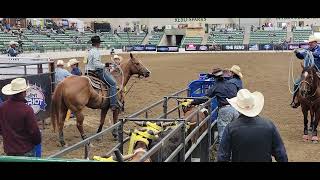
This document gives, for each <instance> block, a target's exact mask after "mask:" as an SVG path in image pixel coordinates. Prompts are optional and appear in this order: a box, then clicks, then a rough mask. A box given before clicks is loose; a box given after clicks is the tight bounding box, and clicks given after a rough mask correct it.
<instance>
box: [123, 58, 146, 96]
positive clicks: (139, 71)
mask: <svg viewBox="0 0 320 180" xmlns="http://www.w3.org/2000/svg"><path fill="white" fill-rule="evenodd" d="M130 63H132V64H133V66H134V67H135V68H136V70H137V71H138V74H139V75H138V78H139V79H141V78H140V76H141V74H142V73H143V72H142V68H141V67H140V68H138V67H137V65H136V64H135V63H134V62H132V61H130ZM139 63H140V64H142V63H141V62H140V61H139ZM136 82H137V80H135V81H134V82H133V83H132V84H131V86H130V87H129V89H128V90H127V91H126V92H125V94H124V96H126V95H127V94H128V93H129V92H130V90H131V89H132V87H133V85H134V84H135V83H136Z"/></svg>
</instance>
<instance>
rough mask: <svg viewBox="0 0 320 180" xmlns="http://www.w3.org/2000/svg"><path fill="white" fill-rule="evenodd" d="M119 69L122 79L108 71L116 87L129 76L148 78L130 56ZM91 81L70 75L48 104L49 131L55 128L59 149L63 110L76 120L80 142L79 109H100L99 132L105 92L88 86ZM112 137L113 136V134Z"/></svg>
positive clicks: (115, 114)
mask: <svg viewBox="0 0 320 180" xmlns="http://www.w3.org/2000/svg"><path fill="white" fill-rule="evenodd" d="M120 68H121V70H122V72H123V80H122V78H121V77H122V76H121V75H120V74H119V72H117V71H113V72H111V74H112V75H113V76H114V78H115V79H116V81H117V85H118V86H119V87H122V84H123V87H125V86H126V84H127V83H128V81H129V79H130V77H131V76H132V75H134V74H138V75H139V76H144V77H149V75H150V71H149V70H148V69H147V68H146V67H144V66H143V65H142V63H141V62H140V61H139V60H138V59H136V58H134V57H133V55H132V54H131V53H130V59H129V60H128V61H125V62H123V63H121V64H120ZM91 83H92V82H91V80H90V79H89V78H88V77H86V76H70V77H67V78H65V79H64V80H63V81H62V82H60V83H59V84H58V85H57V87H56V89H55V91H54V93H53V96H52V105H51V121H52V125H53V130H54V131H55V129H56V126H58V127H59V141H60V143H61V146H64V145H65V141H64V137H63V126H64V121H65V117H66V113H67V110H68V109H70V110H71V111H72V112H74V113H75V116H76V118H77V128H78V130H79V132H80V135H81V137H82V139H85V138H86V135H85V133H84V131H83V121H84V116H83V113H82V111H83V109H84V108H85V107H86V106H87V107H89V108H92V109H101V114H100V126H99V128H98V131H97V132H100V131H101V130H102V127H103V124H104V121H105V117H106V114H107V112H108V110H109V106H110V102H109V98H108V94H109V93H108V89H106V88H101V89H100V90H97V89H94V88H93V87H92V86H91ZM118 96H120V100H122V101H123V98H124V95H123V91H122V88H121V89H120V92H119V94H118ZM119 113H120V110H115V111H113V123H114V124H115V123H116V122H117V121H118V115H119ZM114 136H115V135H114Z"/></svg>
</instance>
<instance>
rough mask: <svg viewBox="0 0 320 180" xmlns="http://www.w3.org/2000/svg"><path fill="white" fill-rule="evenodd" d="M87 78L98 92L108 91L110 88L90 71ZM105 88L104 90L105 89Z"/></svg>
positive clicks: (86, 74)
mask: <svg viewBox="0 0 320 180" xmlns="http://www.w3.org/2000/svg"><path fill="white" fill-rule="evenodd" d="M85 76H87V77H88V78H89V79H90V84H91V85H92V87H93V88H95V89H98V90H103V89H105V90H107V89H108V88H109V86H108V85H107V84H105V83H104V82H103V81H102V80H100V78H99V77H98V75H97V74H96V73H94V72H92V71H89V72H88V73H85ZM103 87H104V88H103Z"/></svg>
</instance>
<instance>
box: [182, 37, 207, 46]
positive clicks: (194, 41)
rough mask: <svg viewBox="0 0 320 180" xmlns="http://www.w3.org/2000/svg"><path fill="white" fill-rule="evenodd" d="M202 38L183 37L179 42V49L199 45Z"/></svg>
mask: <svg viewBox="0 0 320 180" xmlns="http://www.w3.org/2000/svg"><path fill="white" fill-rule="evenodd" d="M202 39H203V38H202V37H185V38H183V40H182V42H181V47H182V48H184V47H185V46H186V45H188V44H201V43H202Z"/></svg>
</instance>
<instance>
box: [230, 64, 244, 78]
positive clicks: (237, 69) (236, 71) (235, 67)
mask: <svg viewBox="0 0 320 180" xmlns="http://www.w3.org/2000/svg"><path fill="white" fill-rule="evenodd" d="M230 71H231V72H233V73H235V74H236V75H238V76H239V77H240V78H242V77H243V75H242V73H241V69H240V67H239V66H237V65H233V66H232V67H231V69H230Z"/></svg>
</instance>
